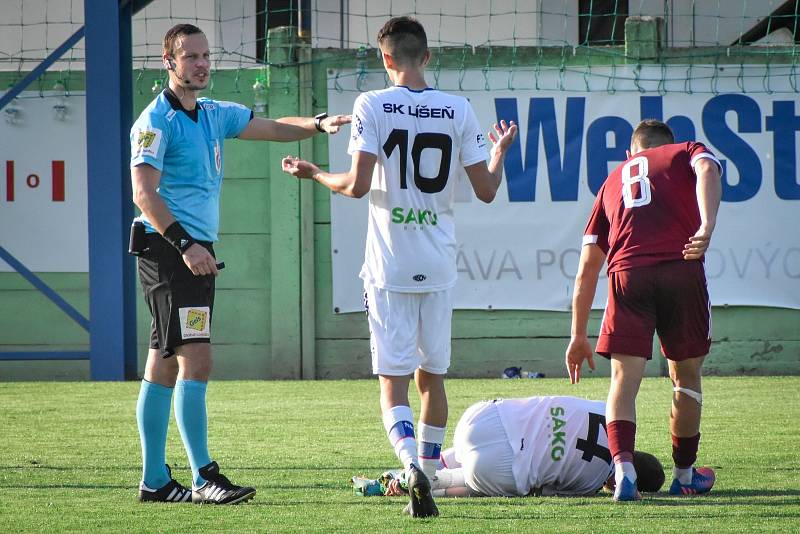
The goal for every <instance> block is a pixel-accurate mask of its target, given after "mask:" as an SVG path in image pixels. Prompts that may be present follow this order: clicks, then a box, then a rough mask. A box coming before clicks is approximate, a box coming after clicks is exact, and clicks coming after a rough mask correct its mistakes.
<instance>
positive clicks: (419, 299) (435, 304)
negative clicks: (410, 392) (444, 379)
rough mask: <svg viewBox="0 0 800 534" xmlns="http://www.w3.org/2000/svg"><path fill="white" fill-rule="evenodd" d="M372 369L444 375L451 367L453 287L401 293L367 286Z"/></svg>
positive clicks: (391, 373) (385, 372)
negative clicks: (417, 371)
mask: <svg viewBox="0 0 800 534" xmlns="http://www.w3.org/2000/svg"><path fill="white" fill-rule="evenodd" d="M364 306H365V307H366V308H367V317H369V333H370V351H371V353H372V372H373V373H374V374H376V375H387V376H406V375H410V374H412V373H414V371H415V370H416V369H417V368H420V369H422V370H423V371H426V372H428V373H431V374H435V375H443V374H445V373H446V372H447V368H448V367H450V333H451V323H452V319H453V297H452V289H445V290H442V291H432V292H429V293H399V292H397V291H389V290H386V289H381V288H378V287H374V286H371V285H369V284H367V285H365V286H364Z"/></svg>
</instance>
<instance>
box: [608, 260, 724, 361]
mask: <svg viewBox="0 0 800 534" xmlns="http://www.w3.org/2000/svg"><path fill="white" fill-rule="evenodd" d="M653 332H658V337H659V339H660V340H661V352H662V353H663V354H664V356H665V357H667V358H668V359H670V360H675V361H680V360H686V359H689V358H697V357H699V356H705V355H706V354H708V350H709V348H710V347H711V303H710V301H709V299H708V289H707V287H706V275H705V269H704V267H703V264H702V263H701V262H699V261H685V260H677V261H670V262H665V263H659V264H656V265H651V266H648V267H638V268H635V269H629V270H627V271H618V272H613V273H609V276H608V304H606V311H605V313H604V314H603V324H602V326H601V327H600V336H599V338H598V339H597V347H596V348H595V350H596V351H597V353H598V354H600V355H601V356H605V357H606V358H610V357H611V354H627V355H629V356H641V357H643V358H647V359H648V360H649V359H650V358H652V356H653Z"/></svg>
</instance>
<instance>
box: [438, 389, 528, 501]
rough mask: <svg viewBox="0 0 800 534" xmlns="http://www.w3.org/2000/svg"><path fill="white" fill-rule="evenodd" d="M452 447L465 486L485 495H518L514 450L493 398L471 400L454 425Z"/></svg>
mask: <svg viewBox="0 0 800 534" xmlns="http://www.w3.org/2000/svg"><path fill="white" fill-rule="evenodd" d="M453 448H454V449H455V456H456V459H457V461H460V462H461V469H463V471H464V481H465V482H466V484H467V487H469V489H471V490H472V491H473V492H475V493H476V494H478V495H483V496H486V497H500V496H504V497H514V496H518V495H519V492H518V490H517V483H516V481H515V480H514V451H513V450H512V448H511V444H510V443H509V442H508V436H507V435H506V430H505V428H503V421H502V420H501V419H500V413H499V411H498V410H497V406H496V405H495V404H494V403H493V402H479V403H477V404H473V405H472V406H470V407H469V408H467V411H465V412H464V415H462V416H461V419H460V420H459V421H458V425H456V431H455V435H454V436H453Z"/></svg>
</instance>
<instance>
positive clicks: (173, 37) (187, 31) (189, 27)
mask: <svg viewBox="0 0 800 534" xmlns="http://www.w3.org/2000/svg"><path fill="white" fill-rule="evenodd" d="M195 33H203V30H201V29H200V28H198V27H197V26H195V25H194V24H176V25H175V26H173V27H172V28H170V29H169V30H167V33H166V34H164V52H166V53H167V54H168V55H170V56H173V57H174V56H175V41H177V40H178V38H179V37H182V36H184V35H193V34H195Z"/></svg>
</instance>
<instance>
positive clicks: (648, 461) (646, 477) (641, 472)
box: [633, 451, 664, 493]
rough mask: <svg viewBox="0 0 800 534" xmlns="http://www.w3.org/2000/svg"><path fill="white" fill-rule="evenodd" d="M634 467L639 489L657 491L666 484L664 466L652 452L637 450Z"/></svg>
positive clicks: (634, 455) (634, 454)
mask: <svg viewBox="0 0 800 534" xmlns="http://www.w3.org/2000/svg"><path fill="white" fill-rule="evenodd" d="M633 467H634V469H636V484H637V485H638V486H639V491H647V492H650V493H655V492H656V491H658V490H660V489H661V486H663V485H664V466H663V465H661V462H659V461H658V458H656V457H655V456H653V455H652V454H649V453H646V452H642V451H635V452H634V453H633Z"/></svg>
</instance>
